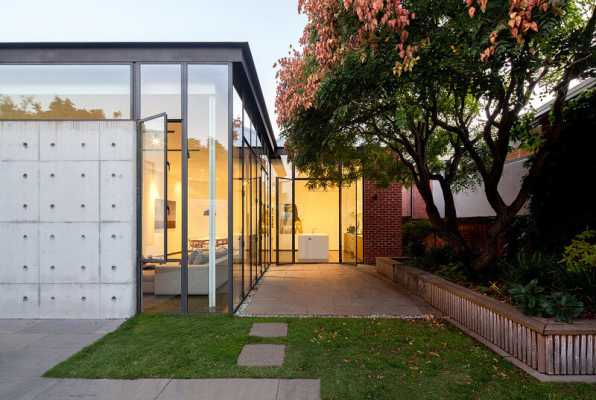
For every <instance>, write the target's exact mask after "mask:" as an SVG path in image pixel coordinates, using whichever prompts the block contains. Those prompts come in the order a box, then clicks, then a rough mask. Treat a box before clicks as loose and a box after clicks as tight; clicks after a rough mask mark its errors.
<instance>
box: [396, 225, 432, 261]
mask: <svg viewBox="0 0 596 400" xmlns="http://www.w3.org/2000/svg"><path fill="white" fill-rule="evenodd" d="M401 232H402V238H403V241H404V249H405V251H406V254H407V255H409V256H412V257H420V256H422V255H424V252H425V249H426V247H425V245H424V239H425V238H426V237H427V236H428V235H430V234H431V233H432V232H433V228H432V225H431V223H430V222H429V221H427V220H425V219H417V220H411V221H408V222H406V223H405V224H403V225H402V227H401Z"/></svg>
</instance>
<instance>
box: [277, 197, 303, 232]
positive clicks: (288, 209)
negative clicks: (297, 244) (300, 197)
mask: <svg viewBox="0 0 596 400" xmlns="http://www.w3.org/2000/svg"><path fill="white" fill-rule="evenodd" d="M292 215H295V221H296V222H295V231H296V233H302V220H300V217H299V216H298V208H297V207H296V205H294V207H292V204H291V203H286V204H284V207H283V211H282V215H281V221H280V224H279V233H292Z"/></svg>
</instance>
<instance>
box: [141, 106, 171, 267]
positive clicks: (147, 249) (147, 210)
mask: <svg viewBox="0 0 596 400" xmlns="http://www.w3.org/2000/svg"><path fill="white" fill-rule="evenodd" d="M165 119H166V117H165V116H161V117H158V118H154V119H151V120H148V121H144V122H141V124H140V129H141V138H142V153H143V154H142V157H143V212H142V221H143V245H142V249H143V251H142V253H143V258H144V259H162V260H163V259H165V258H166V249H165V246H164V244H165V242H164V240H165V238H164V233H165V227H166V221H165V220H164V215H165V210H164V207H166V204H165V179H166V168H165V162H166V159H165V158H166V152H165V149H166V128H165V123H166V121H165Z"/></svg>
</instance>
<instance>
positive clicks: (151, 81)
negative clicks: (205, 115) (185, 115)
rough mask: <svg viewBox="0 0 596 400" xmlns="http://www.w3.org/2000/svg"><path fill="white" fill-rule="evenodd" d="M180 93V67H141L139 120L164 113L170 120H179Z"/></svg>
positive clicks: (169, 65)
mask: <svg viewBox="0 0 596 400" xmlns="http://www.w3.org/2000/svg"><path fill="white" fill-rule="evenodd" d="M181 93H182V87H181V67H180V65H178V64H144V65H141V118H144V117H146V116H150V115H155V114H159V113H162V112H165V113H167V114H168V118H170V119H180V118H181V115H182V113H181V112H180V109H181V107H182V94H181Z"/></svg>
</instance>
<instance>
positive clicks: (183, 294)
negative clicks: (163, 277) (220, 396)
mask: <svg viewBox="0 0 596 400" xmlns="http://www.w3.org/2000/svg"><path fill="white" fill-rule="evenodd" d="M181 72H182V146H181V154H180V156H181V157H180V160H181V169H182V171H181V174H182V238H181V239H182V243H181V250H182V254H181V257H180V258H181V259H180V272H181V275H180V312H182V313H183V314H187V313H188V64H187V63H183V64H182V71H181Z"/></svg>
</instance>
